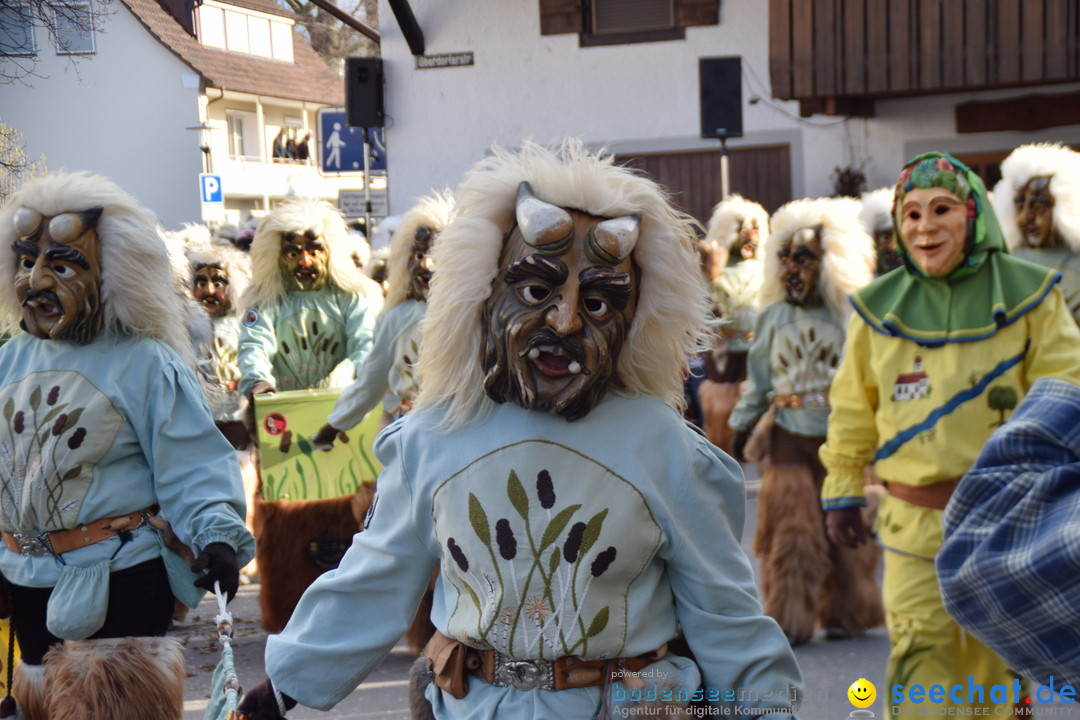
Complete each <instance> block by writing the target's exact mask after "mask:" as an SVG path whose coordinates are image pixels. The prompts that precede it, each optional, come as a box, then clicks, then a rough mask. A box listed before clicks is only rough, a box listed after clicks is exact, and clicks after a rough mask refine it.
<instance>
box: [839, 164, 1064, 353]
mask: <svg viewBox="0 0 1080 720" xmlns="http://www.w3.org/2000/svg"><path fill="white" fill-rule="evenodd" d="M932 187H940V188H944V189H946V190H948V191H949V192H951V193H953V194H954V195H956V196H957V197H958V198H960V200H961V201H962V202H964V203H966V204H967V207H968V222H967V240H966V242H965V246H964V256H963V259H962V260H961V261H960V263H959V264H958V265H957V266H956V268H954V269H953V270H952V272H950V273H949V275H948V276H946V277H940V278H938V277H931V276H929V275H927V274H926V273H924V272H923V271H922V268H920V267H919V266H918V264H917V263H916V262H915V261H914V260H913V259H912V258H911V255H910V254H909V253H908V248H907V241H906V240H905V239H904V237H903V235H902V233H901V232H900V227H901V223H900V213H901V210H900V208H901V207H902V206H903V201H904V196H905V195H906V194H907V192H908V191H909V190H912V189H914V188H932ZM893 197H894V201H893V220H894V222H895V224H896V228H897V232H896V240H897V242H896V249H897V252H899V253H900V257H901V259H902V260H903V263H904V265H903V267H900V268H897V269H896V270H893V271H892V272H889V273H886V274H885V275H883V276H881V277H880V278H878V279H877V280H875V281H874V282H872V283H870V284H869V285H867V286H866V287H865V288H862V289H861V290H857V291H856V292H854V293H853V294H852V296H851V302H852V304H853V305H854V306H855V310H856V312H858V313H859V315H861V316H862V318H863V320H865V321H866V322H867V324H869V325H870V326H871V327H873V328H874V329H875V330H877V331H878V332H880V333H882V334H884V335H895V336H897V337H903V338H907V339H909V340H914V341H915V342H917V343H919V344H920V345H927V346H934V345H943V344H945V343H949V342H971V341H974V340H982V339H984V338H987V337H991V336H992V335H993V334H994V333H996V332H997V331H998V329H999V328H1001V327H1004V326H1005V325H1008V324H1009V323H1011V322H1013V321H1014V320H1016V319H1017V318H1018V317H1020V316H1021V315H1023V314H1024V313H1025V312H1027V311H1028V310H1030V309H1031V308H1033V307H1035V306H1037V305H1038V304H1039V303H1040V302H1042V301H1043V299H1044V298H1045V297H1046V296H1047V294H1049V292H1050V289H1051V288H1052V287H1053V286H1054V283H1056V282H1057V281H1058V280H1060V279H1061V274H1060V273H1058V272H1056V271H1054V270H1051V269H1049V268H1045V267H1042V266H1040V265H1035V264H1033V263H1029V262H1025V261H1024V260H1019V259H1017V258H1014V257H1012V256H1010V255H1009V254H1008V250H1007V249H1006V247H1005V239H1004V236H1003V235H1002V232H1001V226H1000V224H999V223H998V220H997V216H996V215H995V214H994V211H993V209H992V208H991V207H990V200H989V197H988V196H987V193H986V186H985V185H983V182H982V180H981V179H980V178H979V176H978V175H976V174H975V173H974V172H972V171H971V169H970V168H968V167H967V166H966V165H964V164H963V163H962V162H960V161H959V160H957V159H956V158H954V157H952V156H951V155H948V154H947V153H939V152H932V153H924V154H922V155H919V156H918V157H916V158H914V159H913V160H911V161H910V162H908V164H907V165H905V166H904V169H903V170H902V171H901V173H900V179H899V181H898V182H897V185H896V192H895V194H894V196H893Z"/></svg>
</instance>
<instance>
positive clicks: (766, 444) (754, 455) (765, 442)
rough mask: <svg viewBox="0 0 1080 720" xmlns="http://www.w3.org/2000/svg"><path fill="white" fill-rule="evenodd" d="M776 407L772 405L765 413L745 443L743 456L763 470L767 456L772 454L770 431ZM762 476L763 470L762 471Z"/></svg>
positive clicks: (774, 419)
mask: <svg viewBox="0 0 1080 720" xmlns="http://www.w3.org/2000/svg"><path fill="white" fill-rule="evenodd" d="M776 411H777V405H776V404H775V403H773V404H772V405H770V406H769V409H768V410H766V411H765V414H764V415H762V416H761V417H760V418H759V419H758V421H757V424H756V425H754V429H753V430H752V431H751V432H750V439H749V440H747V441H746V447H745V448H744V449H743V455H744V456H745V457H746V459H747V460H749V461H750V462H752V463H755V464H756V465H759V466H760V467H762V468H764V466H765V465H767V464H768V463H769V455H771V454H772V434H773V433H772V430H773V425H775V424H776ZM762 476H764V470H762Z"/></svg>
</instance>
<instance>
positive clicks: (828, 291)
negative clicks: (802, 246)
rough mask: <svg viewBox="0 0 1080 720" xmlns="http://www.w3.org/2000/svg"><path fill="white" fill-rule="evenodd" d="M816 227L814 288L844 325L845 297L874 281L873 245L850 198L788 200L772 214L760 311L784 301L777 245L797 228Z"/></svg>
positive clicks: (848, 312)
mask: <svg viewBox="0 0 1080 720" xmlns="http://www.w3.org/2000/svg"><path fill="white" fill-rule="evenodd" d="M817 225H821V226H822V230H821V248H822V251H823V252H824V254H825V257H824V258H823V259H822V262H821V275H820V277H819V278H818V281H819V283H820V286H819V290H820V292H821V297H822V299H823V300H824V301H825V304H826V305H827V306H828V307H829V309H830V310H832V312H833V314H835V315H836V316H837V317H839V318H842V319H843V320H844V321H845V322H846V320H847V318H848V315H849V314H850V312H851V304H850V303H849V302H848V301H847V297H848V295H850V294H851V293H852V292H854V291H855V290H858V289H859V288H861V287H863V286H865V285H867V284H869V282H870V281H871V280H873V279H874V267H875V264H876V256H875V253H874V241H873V239H872V238H871V237H870V235H869V233H867V232H866V229H865V228H864V227H863V224H862V222H861V221H860V220H859V201H858V200H855V199H854V198H817V199H809V198H807V199H803V200H793V201H791V202H789V203H787V204H785V205H783V206H782V207H781V208H780V209H779V210H777V211H776V213H775V214H773V216H772V222H771V227H772V232H771V233H770V234H769V239H768V240H766V241H765V247H764V249H763V252H764V253H765V258H764V259H765V284H764V285H763V286H762V288H761V307H762V308H767V307H769V306H770V305H774V304H776V303H778V302H782V301H783V300H784V297H785V294H786V293H785V287H784V281H783V279H782V278H781V277H780V273H781V270H782V266H781V264H780V258H779V257H777V252H779V250H780V247H781V246H782V245H783V244H784V243H785V242H787V240H788V239H790V238H791V236H792V235H793V234H794V233H795V232H796V231H797V230H801V229H802V228H809V227H816V226H817Z"/></svg>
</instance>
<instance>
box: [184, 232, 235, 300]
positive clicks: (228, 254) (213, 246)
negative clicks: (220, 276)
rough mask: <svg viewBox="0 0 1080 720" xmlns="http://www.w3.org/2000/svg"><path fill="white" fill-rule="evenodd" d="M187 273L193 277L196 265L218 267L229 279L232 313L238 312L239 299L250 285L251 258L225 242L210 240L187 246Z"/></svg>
mask: <svg viewBox="0 0 1080 720" xmlns="http://www.w3.org/2000/svg"><path fill="white" fill-rule="evenodd" d="M187 261H188V268H189V272H191V273H192V277H194V273H195V266H196V265H220V266H221V267H222V268H223V269H224V270H225V271H226V272H227V273H228V278H229V297H230V298H231V299H232V303H233V312H234V313H236V312H239V310H240V298H241V297H243V295H244V293H245V292H246V291H247V288H248V286H249V285H250V284H251V258H249V257H248V255H247V253H245V252H243V251H242V250H238V249H237V248H236V247H234V246H233V244H232V243H230V242H229V241H227V240H211V241H207V242H202V243H193V244H191V245H188V246H187Z"/></svg>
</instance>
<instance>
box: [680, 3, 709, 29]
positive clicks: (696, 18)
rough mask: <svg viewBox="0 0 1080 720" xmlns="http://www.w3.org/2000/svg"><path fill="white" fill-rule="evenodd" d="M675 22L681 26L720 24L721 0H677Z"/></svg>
mask: <svg viewBox="0 0 1080 720" xmlns="http://www.w3.org/2000/svg"><path fill="white" fill-rule="evenodd" d="M675 24H676V25H677V26H679V27H696V26H698V25H719V24H720V0H675Z"/></svg>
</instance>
